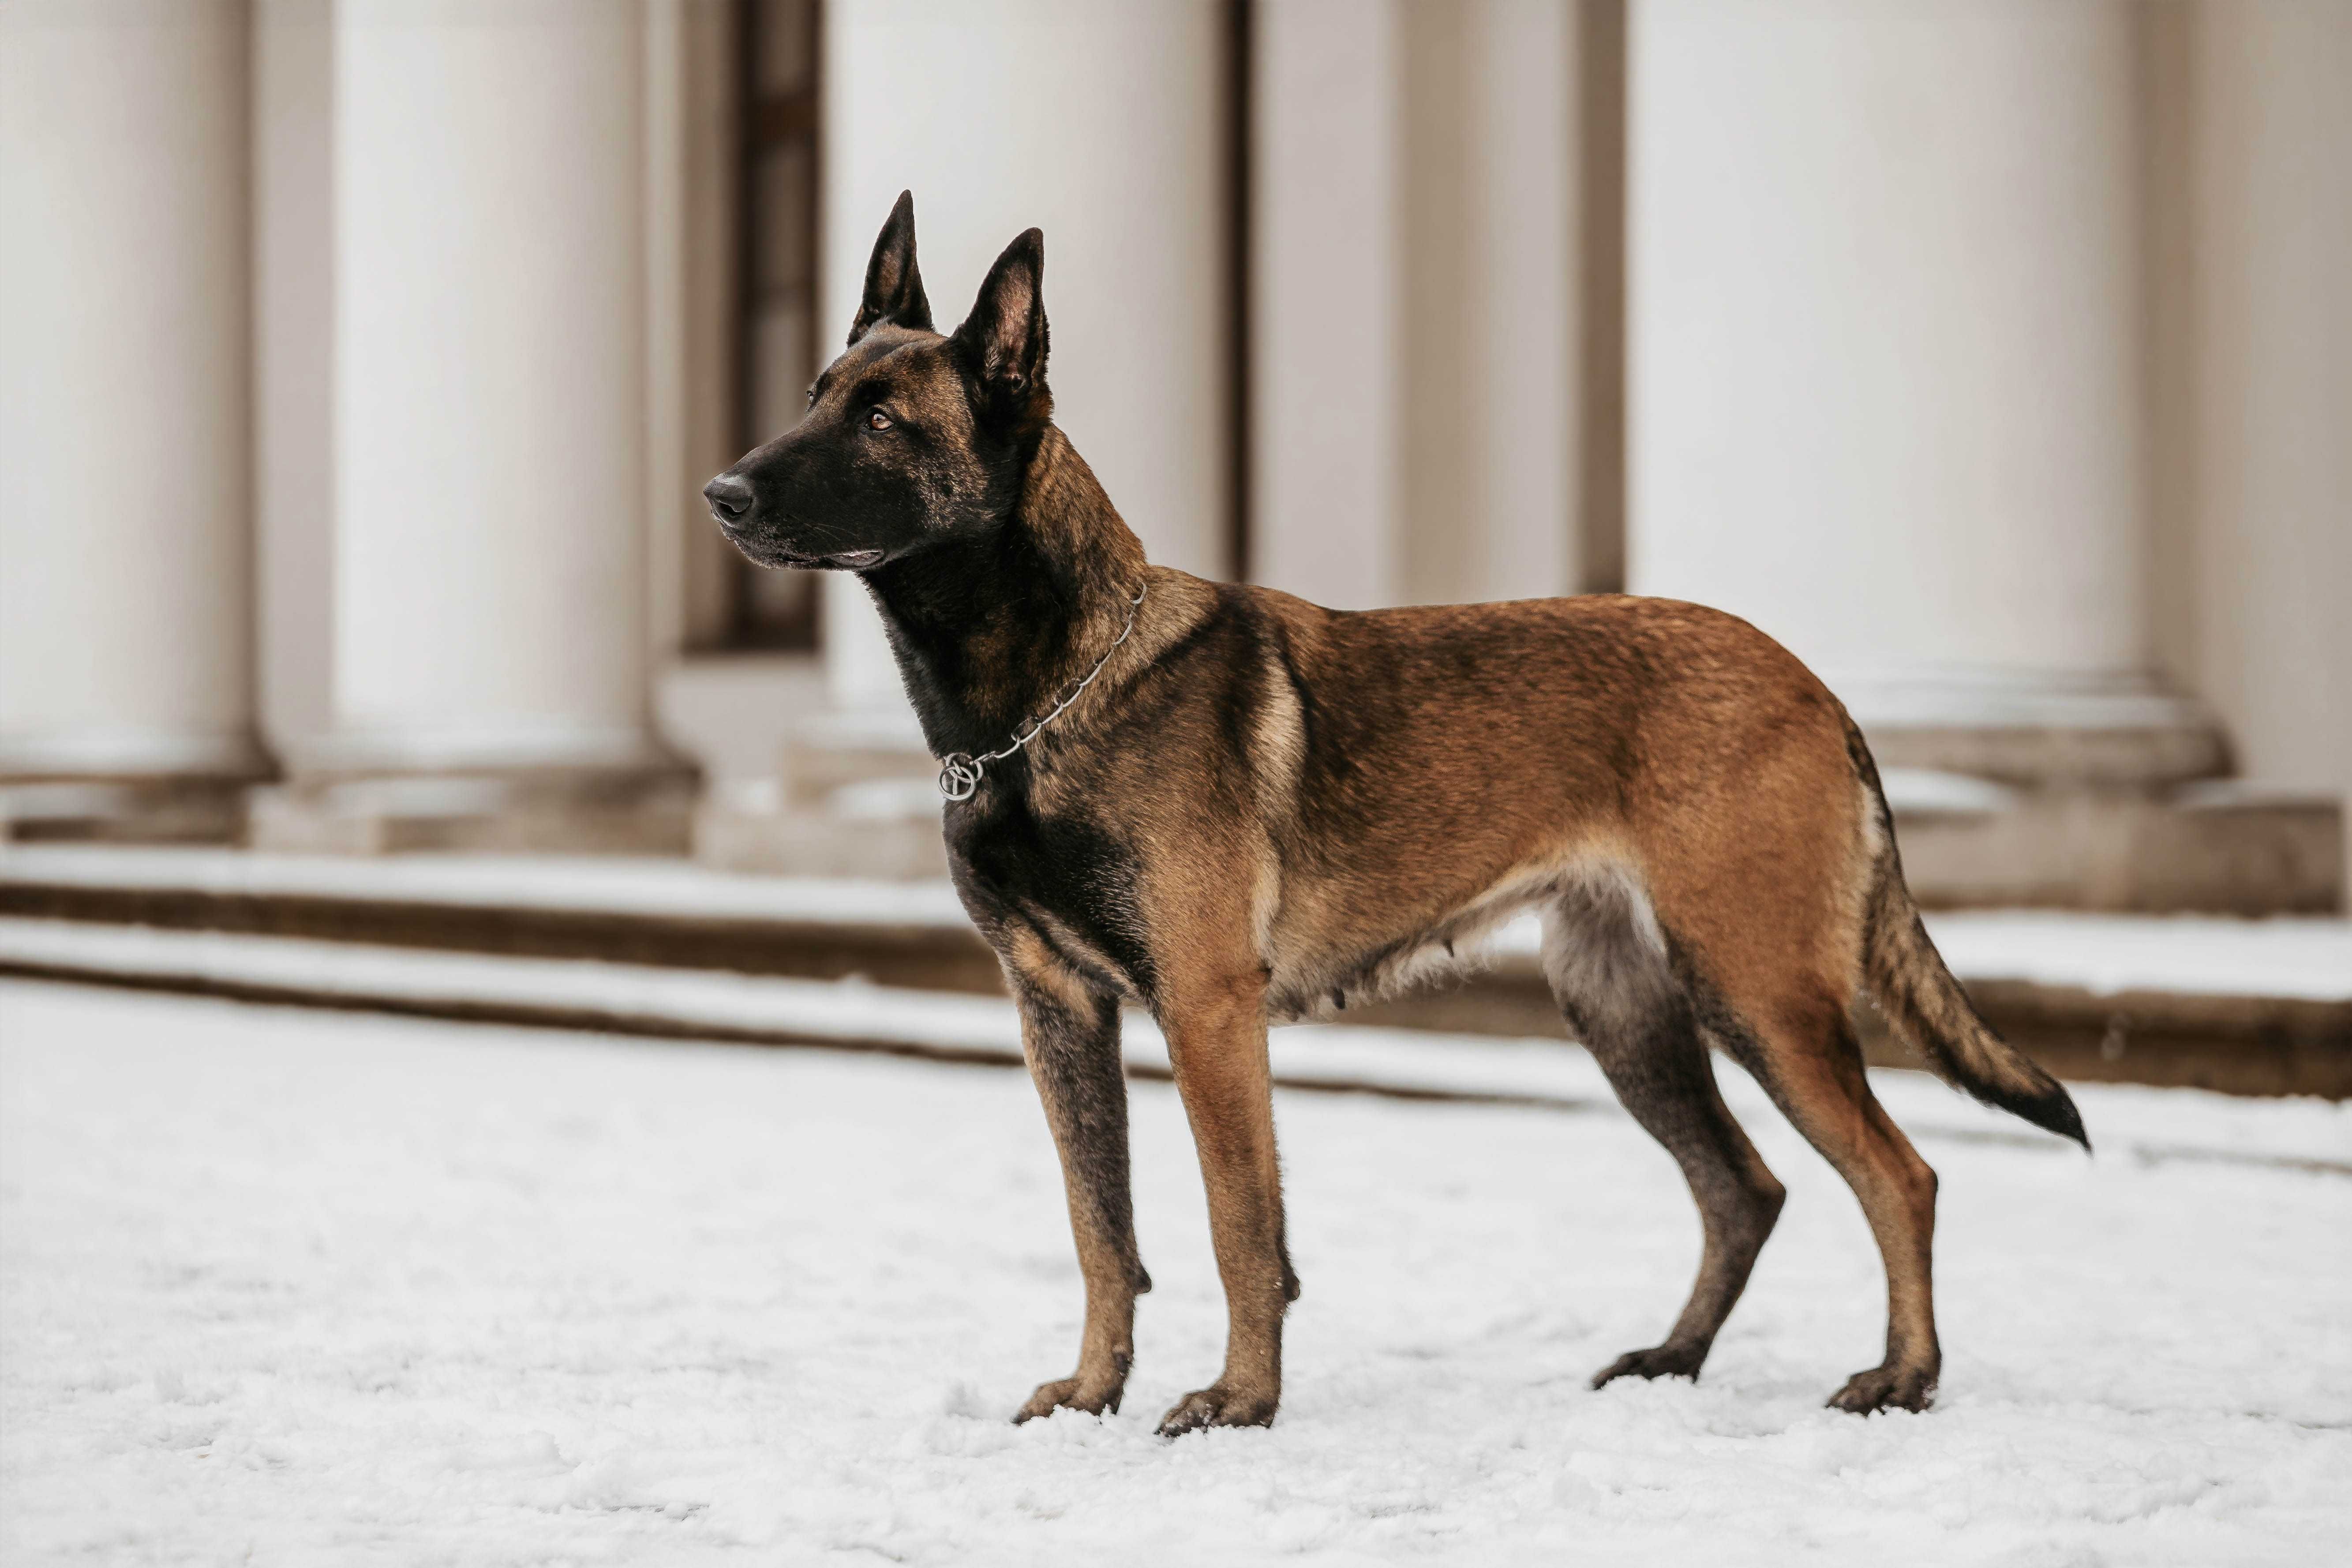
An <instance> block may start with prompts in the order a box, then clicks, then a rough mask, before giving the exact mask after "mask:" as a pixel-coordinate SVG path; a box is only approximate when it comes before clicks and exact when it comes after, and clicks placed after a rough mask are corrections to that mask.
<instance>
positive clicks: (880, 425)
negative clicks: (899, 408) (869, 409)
mask: <svg viewBox="0 0 2352 1568" xmlns="http://www.w3.org/2000/svg"><path fill="white" fill-rule="evenodd" d="M866 428H867V429H868V430H887V429H888V428H890V416H888V415H887V414H885V413H883V412H882V411H881V410H880V409H879V408H877V409H876V410H875V411H874V412H873V413H871V414H868V415H867V416H866Z"/></svg>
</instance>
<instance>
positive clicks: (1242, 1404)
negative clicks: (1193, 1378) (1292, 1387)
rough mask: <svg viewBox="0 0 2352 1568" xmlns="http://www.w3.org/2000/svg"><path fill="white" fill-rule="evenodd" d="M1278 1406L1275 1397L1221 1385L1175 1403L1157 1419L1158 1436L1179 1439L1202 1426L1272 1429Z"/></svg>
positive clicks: (1280, 1397) (1277, 1398)
mask: <svg viewBox="0 0 2352 1568" xmlns="http://www.w3.org/2000/svg"><path fill="white" fill-rule="evenodd" d="M1281 1402H1282V1395H1281V1394H1278V1393H1275V1394H1251V1393H1245V1392H1243V1391H1241V1390H1238V1389H1229V1388H1227V1387H1226V1386H1225V1385H1224V1384H1223V1383H1222V1382H1219V1383H1213V1384H1210V1385H1209V1386H1208V1387H1206V1388H1203V1389H1202V1390H1200V1391H1199V1392H1197V1393H1193V1394H1186V1395H1185V1396H1184V1397H1183V1398H1181V1399H1180V1400H1178V1401H1177V1402H1176V1405H1175V1407H1174V1408H1173V1409H1171V1410H1170V1411H1169V1412H1168V1414H1167V1415H1163V1416H1161V1417H1160V1436H1162V1437H1181V1436H1183V1435H1184V1434H1185V1433H1187V1432H1198V1431H1199V1430H1201V1429H1202V1427H1204V1426H1273V1425H1274V1410H1275V1406H1276V1405H1279V1404H1280V1403H1281Z"/></svg>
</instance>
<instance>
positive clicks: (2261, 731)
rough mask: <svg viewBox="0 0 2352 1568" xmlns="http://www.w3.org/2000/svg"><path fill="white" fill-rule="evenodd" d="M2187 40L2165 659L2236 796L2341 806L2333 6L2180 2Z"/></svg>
mask: <svg viewBox="0 0 2352 1568" xmlns="http://www.w3.org/2000/svg"><path fill="white" fill-rule="evenodd" d="M2189 45H2190V58H2189V73H2190V75H2189V119H2190V124H2191V127H2192V142H2191V148H2190V156H2191V166H2190V168H2189V196H2190V202H2189V206H2190V226H2191V234H2190V237H2189V245H2190V247H2191V248H2192V260H2191V264H2190V267H2189V278H2190V283H2189V299H2188V301H2187V309H2186V311H2185V314H2186V316H2187V318H2188V321H2189V334H2190V339H2191V341H2190V343H2189V350H2188V354H2187V363H2188V364H2189V366H2190V367H2192V369H2191V374H2190V377H2189V379H2190V381H2191V400H2192V406H2191V410H2190V429H2189V431H2188V432H2187V438H2188V444H2189V447H2190V449H2191V455H2190V460H2189V469H2190V472H2191V475H2192V486H2191V489H2192V494H2191V499H2190V510H2191V512H2192V525H2193V537H2192V541H2191V549H2190V550H2189V552H2187V561H2186V565H2187V567H2188V571H2187V574H2186V575H2187V582H2186V583H2185V584H2181V585H2180V586H2182V587H2184V588H2185V589H2186V592H2185V593H2184V594H2181V595H2179V602H2180V604H2181V607H2182V608H2183V610H2184V611H2185V612H2186V618H2187V620H2188V623H2189V625H2188V626H2187V628H2186V630H2187V635H2186V637H2182V638H2180V639H2179V642H2180V643H2181V644H2182V645H2184V647H2183V650H2182V651H2183V654H2184V656H2185V657H2183V658H2182V660H2181V662H2182V665H2183V667H2184V668H2185V669H2186V671H2187V672H2188V674H2189V679H2192V680H2193V681H2194V682H2195V684H2196V686H2197V689H2199V690H2200V692H2201V693H2202V694H2203V695H2205V696H2206V697H2207V698H2208V699H2209V700H2210V701H2211V702H2212V703H2213V705H2214V707H2215V708H2216V709H2217V710H2219V711H2220V713H2221V716H2222V718H2223V719H2224V720H2225V721H2227V722H2228V724H2229V728H2230V734H2231V740H2232V742H2234V743H2235V745H2236V749H2237V755H2238V759H2239V765H2240V768H2241V771H2242V772H2243V773H2245V774H2246V775H2247V776H2248V778H2249V779H2250V780H2251V781H2252V782H2253V784H2256V785H2257V786H2259V787H2260V788H2262V789H2263V790H2266V791H2267V790H2288V791H2294V792H2296V793H2310V794H2317V795H2326V796H2332V797H2334V798H2335V799H2336V800H2337V801H2339V802H2342V803H2345V805H2346V806H2347V810H2352V613H2347V605H2352V282H2347V279H2352V6H2347V5H2326V4H2319V3H2315V0H2261V3H2259V4H2255V3H2247V4H2227V5H2216V4H2207V5H2199V6H2198V7H2197V8H2196V10H2195V11H2194V13H2193V26H2192V27H2191V28H2190V31H2189ZM2344 885H2345V886H2347V887H2352V865H2348V866H2347V871H2346V877H2345V881H2344Z"/></svg>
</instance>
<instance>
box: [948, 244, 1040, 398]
mask: <svg viewBox="0 0 2352 1568" xmlns="http://www.w3.org/2000/svg"><path fill="white" fill-rule="evenodd" d="M955 345H956V351H957V353H960V354H961V356H962V357H963V360H964V363H966V364H967V365H969V366H970V367H971V373H972V374H973V375H974V376H975V377H976V378H978V380H979V382H980V384H981V385H982V387H983V388H985V389H986V390H987V393H988V395H989V399H990V401H991V402H992V403H993V404H994V405H996V406H997V407H998V408H999V409H1000V410H1002V411H1004V412H1013V411H1015V410H1018V409H1020V408H1023V407H1024V406H1026V405H1028V404H1029V402H1030V401H1031V400H1032V399H1033V398H1034V397H1035V396H1036V395H1037V394H1038V392H1039V391H1040V390H1041V389H1042V388H1043V387H1044V385H1045V235H1043V234H1042V233H1040V232H1039V231H1037V230H1036V229H1034V228H1033V229H1031V230H1029V231H1028V232H1027V233H1025V234H1024V235H1023V236H1021V237H1020V238H1018V239H1016V240H1014V241H1013V243H1012V244H1011V245H1008V246H1006V247H1004V254H1003V255H1002V256H1000V257H998V258H996V265H995V266H993V267H992V268H989V269H988V281H987V282H985V283H982V285H981V286H980V298H979V299H977V300H973V301H972V305H971V315H969V316H966V317H965V318H964V321H963V325H962V326H961V327H958V328H957V329H956V331H955Z"/></svg>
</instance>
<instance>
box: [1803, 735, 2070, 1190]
mask: <svg viewBox="0 0 2352 1568" xmlns="http://www.w3.org/2000/svg"><path fill="white" fill-rule="evenodd" d="M1845 743H1846V750H1847V752H1848V753H1849V754H1851V755H1852V757H1853V763H1854V771H1855V773H1857V774H1859V775H1860V778H1861V783H1862V785H1863V788H1864V790H1865V791H1866V792H1867V794H1868V800H1867V802H1866V807H1867V809H1869V810H1870V811H1872V812H1874V813H1875V815H1876V817H1877V823H1878V833H1877V836H1876V850H1877V854H1876V858H1875V859H1874V863H1873V864H1872V866H1871V868H1870V871H1869V875H1870V879H1871V886H1870V892H1869V901H1868V904H1867V906H1866V908H1865V912H1864V925H1863V948H1862V951H1863V979H1864V984H1867V985H1868V986H1869V988H1870V994H1872V995H1873V996H1874V997H1875V998H1876V999H1877V1002H1878V1005H1879V1008H1880V1010H1881V1011H1882V1012H1884V1013H1885V1015H1886V1017H1887V1020H1888V1022H1890V1023H1892V1024H1893V1025H1894V1026H1895V1033H1896V1034H1898V1035H1901V1036H1902V1037H1903V1038H1904V1039H1905V1040H1906V1041H1908V1042H1909V1043H1910V1046H1911V1048H1912V1049H1913V1050H1915V1051H1916V1052H1918V1053H1919V1055H1920V1056H1921V1057H1922V1058H1925V1059H1926V1061H1927V1065H1928V1066H1929V1067H1930V1068H1933V1069H1934V1070H1935V1073H1936V1076H1937V1077H1938V1078H1940V1079H1943V1080H1944V1081H1945V1082H1946V1083H1948V1084H1950V1085H1951V1086H1952V1087H1953V1088H1955V1089H1965V1090H1966V1091H1967V1092H1968V1093H1969V1094H1971V1095H1974V1096H1975V1097H1976V1098H1977V1099H1979V1100H1982V1101H1984V1102H1985V1103H1986V1104H1987V1105H1990V1106H1994V1107H1997V1108H1998V1109H2000V1110H2006V1111H2008V1112H2009V1113H2010V1114H2011V1115H2012V1116H2020V1117H2022V1118H2024V1119H2025V1120H2026V1121H2031V1122H2032V1123H2033V1124H2034V1125H2035V1126H2036V1127H2041V1128H2045V1129H2047V1130H2048V1131H2052V1132H2055V1133H2057V1134H2058V1135H2059V1136H2061V1137H2063V1138H2072V1139H2073V1140H2074V1142H2077V1143H2080V1144H2081V1145H2082V1146H2083V1147H2084V1149H2085V1150H2087V1149H2089V1148H2090V1146H2091V1141H2090V1139H2089V1138H2088V1137H2086V1136H2084V1131H2083V1117H2082V1113H2081V1112H2080V1111H2078V1110H2075V1109H2074V1100H2073V1099H2072V1098H2070V1097H2069V1096H2068V1095H2067V1093H2066V1090H2065V1089H2064V1088H2063V1087H2062V1086H2061V1085H2060V1084H2059V1082H2058V1080H2057V1079H2054V1078H2052V1077H2051V1076H2050V1075H2049V1074H2048V1073H2046V1072H2044V1071H2042V1068H2040V1067H2039V1066H2038V1065H2036V1064H2035V1062H2034V1061H2033V1060H2032V1058H2030V1057H2028V1056H2026V1054H2025V1053H2024V1052H2022V1051H2021V1050H2019V1049H2018V1048H2017V1047H2015V1046H2012V1045H2011V1044H2010V1043H2009V1042H2008V1041H2007V1040H2004V1039H2002V1038H2001V1037H2000V1036H1999V1035H1997V1034H1995V1033H1994V1032H1993V1029H1992V1026H1990V1025H1989V1024H1987V1023H1986V1022H1985V1021H1984V1018H1983V1016H1982V1015H1980V1014H1979V1013H1978V1011H1977V1010H1976V1005H1975V1004H1974V1003H1972V1002H1970V1001H1969V996H1968V993H1967V992H1965V991H1963V990H1961V989H1960V983H1959V982H1958V981H1957V980H1955V979H1953V978H1952V972H1951V971H1950V970H1949V969H1948V968H1946V967H1945V965H1944V955H1943V954H1942V953H1940V952H1937V951H1936V944H1935V943H1934V942H1930V941H1928V940H1927V927H1926V926H1924V925H1922V924H1921V923H1920V921H1919V908H1918V906H1917V905H1916V904H1915V903H1913V902H1912V901H1911V889H1910V886H1909V885H1908V884H1907V883H1906V882H1905V881H1904V879H1903V857H1902V856H1901V854H1900V853H1898V852H1897V851H1896V849H1895V818H1894V814H1893V813H1892V812H1890V811H1889V810H1888V809H1887V806H1886V792H1885V789H1884V788H1883V787H1882V786H1881V785H1880V784H1879V782H1878V765H1877V764H1876V763H1874V762H1873V761H1872V760H1871V755H1870V748H1869V746H1868V745H1867V744H1865V743H1864V741H1863V738H1862V731H1860V730H1859V729H1857V728H1855V726H1854V722H1853V719H1852V718H1850V717H1849V718H1848V719H1847V720H1846V721H1845Z"/></svg>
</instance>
